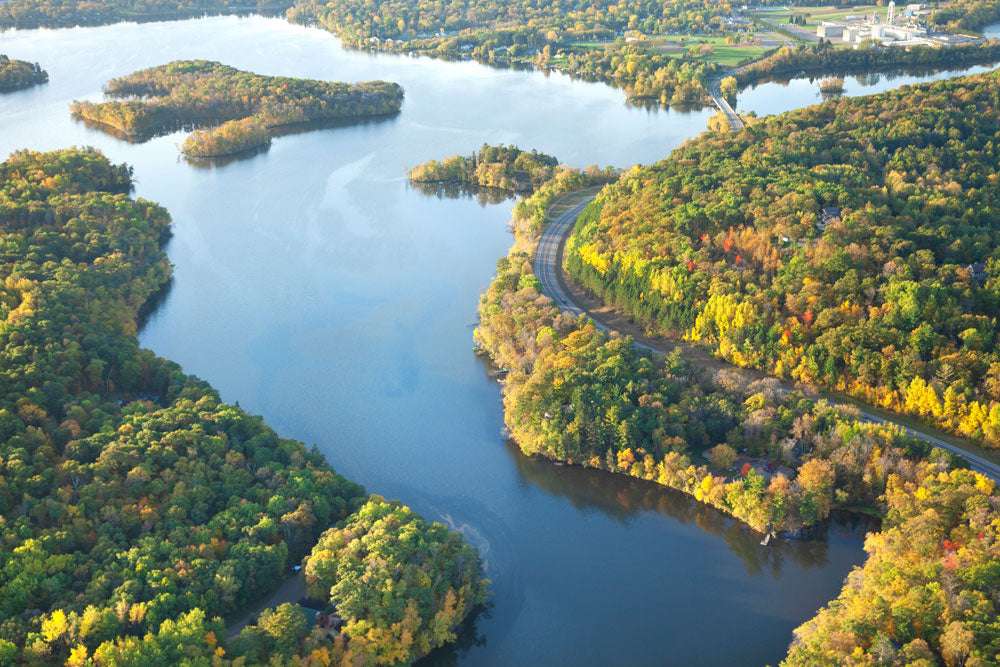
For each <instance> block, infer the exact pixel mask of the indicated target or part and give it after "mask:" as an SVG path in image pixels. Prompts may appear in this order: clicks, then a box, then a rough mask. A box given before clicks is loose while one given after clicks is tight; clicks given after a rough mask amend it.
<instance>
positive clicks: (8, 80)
mask: <svg viewBox="0 0 1000 667" xmlns="http://www.w3.org/2000/svg"><path fill="white" fill-rule="evenodd" d="M0 7H2V5H0ZM48 80H49V73H48V72H46V71H45V70H43V69H42V68H41V66H40V65H39V64H38V63H29V62H28V61H26V60H13V59H11V58H8V57H7V56H5V55H0V93H2V92H7V91H9V90H18V89H19V88H28V87H29V86H34V85H35V84H38V83H45V82H46V81H48Z"/></svg>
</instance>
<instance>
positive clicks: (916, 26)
mask: <svg viewBox="0 0 1000 667" xmlns="http://www.w3.org/2000/svg"><path fill="white" fill-rule="evenodd" d="M929 13H930V10H929V9H927V8H926V7H925V6H924V5H922V4H910V5H907V6H906V9H905V10H903V11H902V12H901V13H900V12H897V11H896V3H895V2H890V3H889V6H888V11H887V13H886V16H885V21H884V22H883V21H881V20H880V19H879V16H878V15H877V14H872V15H871V16H868V15H865V16H856V15H849V16H845V17H844V19H843V20H840V21H823V22H822V23H821V24H820V25H819V26H818V27H817V28H816V35H817V36H818V37H820V38H823V39H827V40H830V41H831V42H836V43H840V44H859V43H861V42H863V41H865V40H872V41H876V42H881V43H882V44H894V45H897V46H912V45H918V44H922V45H927V46H948V45H951V44H957V43H962V42H968V41H973V40H971V39H970V38H965V37H963V36H957V35H947V34H932V33H930V32H929V31H928V29H927V25H926V23H924V22H923V21H922V20H920V18H919V17H922V16H926V15H927V14H929Z"/></svg>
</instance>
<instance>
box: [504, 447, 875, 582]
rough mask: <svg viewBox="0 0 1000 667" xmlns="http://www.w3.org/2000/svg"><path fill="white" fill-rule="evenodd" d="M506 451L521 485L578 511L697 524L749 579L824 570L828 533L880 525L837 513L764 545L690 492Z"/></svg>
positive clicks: (515, 450) (852, 532) (624, 520)
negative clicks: (798, 534)
mask: <svg viewBox="0 0 1000 667" xmlns="http://www.w3.org/2000/svg"><path fill="white" fill-rule="evenodd" d="M507 450H508V451H509V452H510V455H511V457H513V459H514V461H515V462H516V465H517V471H518V473H519V474H520V476H521V481H522V483H525V482H528V483H531V484H534V485H535V486H537V487H538V488H540V489H542V490H543V491H545V492H546V493H549V494H551V495H553V496H557V497H559V498H562V499H564V500H568V501H569V502H570V503H571V504H572V505H573V506H574V507H576V508H577V509H581V510H588V509H589V510H598V511H600V512H602V513H604V514H606V515H607V516H609V517H612V518H614V519H617V520H618V521H620V522H622V523H624V524H627V523H629V522H630V521H631V520H632V519H634V518H636V517H638V516H639V515H640V514H641V513H643V512H658V513H660V514H664V515H666V516H668V517H670V518H671V519H675V520H677V521H680V522H681V523H694V524H695V525H697V526H698V527H699V528H700V529H701V530H703V531H705V532H706V533H709V534H711V535H715V536H718V537H721V538H722V539H723V541H725V543H726V545H727V546H728V547H729V549H730V551H732V552H733V553H734V554H736V555H737V556H738V557H739V558H740V560H741V561H742V562H743V565H744V566H745V568H746V571H747V574H749V575H751V576H759V575H762V574H767V575H770V576H771V577H773V578H775V579H778V578H780V577H781V574H782V567H783V565H784V564H785V562H786V561H788V560H790V561H792V562H794V563H795V564H796V565H798V566H799V567H802V568H805V569H812V568H820V567H823V566H825V565H826V564H827V563H828V562H829V559H828V536H829V532H830V531H836V533H837V535H839V536H842V537H846V536H855V537H857V536H863V535H864V534H865V533H866V532H869V531H871V530H876V529H877V527H878V525H877V523H876V522H875V521H874V520H873V519H871V518H870V517H866V516H863V515H851V514H846V513H838V514H837V515H835V516H833V517H832V518H831V519H830V520H828V521H826V522H824V523H823V524H821V525H818V526H816V527H814V528H813V529H811V530H810V531H809V532H808V534H806V535H805V537H804V539H799V540H785V539H781V540H776V541H772V542H771V544H770V545H768V546H761V544H760V539H761V536H760V535H759V534H758V533H755V532H754V531H752V530H750V529H749V528H747V527H746V526H745V525H743V524H741V523H739V522H737V521H735V520H733V519H732V518H731V517H729V516H727V515H726V514H724V513H722V512H720V511H719V510H717V509H715V508H712V507H709V506H708V505H705V504H704V503H699V502H697V501H696V500H695V499H694V498H692V497H691V496H689V495H687V494H686V493H681V492H680V491H676V490H674V489H669V488H665V487H662V486H659V485H657V484H654V483H652V482H647V481H645V480H640V479H633V478H630V477H625V476H624V475H615V474H612V473H609V472H605V471H603V470H594V469H588V468H582V467H579V466H568V465H563V464H559V463H554V462H552V461H549V460H547V459H543V458H535V457H529V456H526V455H525V454H523V453H522V452H521V450H520V449H519V448H518V447H517V445H516V444H515V443H514V442H512V441H508V443H507Z"/></svg>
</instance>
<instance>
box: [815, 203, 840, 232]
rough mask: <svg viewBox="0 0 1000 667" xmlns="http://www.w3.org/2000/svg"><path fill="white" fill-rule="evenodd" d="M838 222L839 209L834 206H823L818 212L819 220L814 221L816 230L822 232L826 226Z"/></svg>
mask: <svg viewBox="0 0 1000 667" xmlns="http://www.w3.org/2000/svg"><path fill="white" fill-rule="evenodd" d="M838 222H840V209H839V208H837V207H836V206H824V207H823V209H822V210H821V211H820V212H819V220H817V221H816V229H818V230H819V231H823V230H824V229H826V227H827V225H832V224H835V223H838Z"/></svg>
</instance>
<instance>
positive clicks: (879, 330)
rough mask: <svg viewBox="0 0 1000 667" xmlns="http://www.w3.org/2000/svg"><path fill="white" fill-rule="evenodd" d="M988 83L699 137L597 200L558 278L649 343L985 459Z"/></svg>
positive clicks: (993, 180)
mask: <svg viewBox="0 0 1000 667" xmlns="http://www.w3.org/2000/svg"><path fill="white" fill-rule="evenodd" d="M998 78H1000V74H998V73H997V72H992V73H989V74H984V75H980V76H975V77H965V78H958V79H951V80H947V81H941V82H937V83H932V84H926V85H921V86H907V87H903V88H902V89H900V90H896V91H892V92H887V93H883V94H880V95H874V96H868V97H862V98H857V99H844V100H840V101H837V102H829V103H826V104H823V105H819V106H814V107H809V108H806V109H801V110H798V111H793V112H790V113H785V114H781V115H779V116H774V117H768V118H766V119H763V120H760V121H758V122H756V123H754V124H752V125H750V127H749V128H747V130H746V131H744V132H741V133H739V134H720V133H708V134H705V135H702V137H700V138H699V139H696V140H694V141H690V142H688V143H687V144H685V145H683V146H682V147H680V148H678V149H677V150H676V151H675V152H674V153H673V154H672V155H671V157H670V158H669V159H667V160H664V161H662V162H659V163H657V164H656V165H653V166H650V167H646V168H642V169H636V170H634V171H632V172H630V173H628V174H626V175H625V176H624V177H623V178H622V179H621V181H619V182H618V183H616V184H615V185H613V186H611V187H609V188H608V189H607V190H606V191H605V192H604V193H602V194H601V195H600V196H599V197H598V199H597V202H596V204H595V205H594V206H595V212H594V213H593V214H592V215H589V216H588V217H586V218H584V219H582V220H581V221H580V222H579V224H578V226H577V228H576V230H575V232H574V234H573V236H572V238H571V239H570V241H569V243H568V244H567V261H566V267H567V270H568V272H569V274H570V276H572V278H573V280H575V281H577V282H578V283H579V284H580V285H581V286H583V287H585V288H586V289H588V290H590V291H592V292H593V293H595V294H597V295H598V296H599V297H600V298H602V299H603V300H605V301H606V302H607V303H609V304H613V305H615V306H617V307H619V308H621V309H623V310H624V311H625V312H626V313H627V314H628V315H629V316H630V317H632V318H633V319H634V320H635V321H637V322H638V323H640V324H641V325H642V326H644V327H645V328H646V329H648V330H649V331H651V332H653V333H654V334H657V335H661V336H664V337H667V338H671V337H673V338H681V337H683V338H685V339H687V340H689V341H692V342H694V343H696V344H698V345H702V346H704V347H705V348H706V349H708V350H710V351H711V352H713V353H714V354H716V355H718V356H719V357H721V358H723V359H726V360H727V361H731V362H733V363H736V364H738V365H741V366H752V367H755V368H759V369H762V370H765V371H767V372H769V373H771V374H773V375H776V376H778V377H782V378H790V379H794V380H799V381H802V382H805V383H807V384H811V385H816V386H822V387H829V388H833V389H837V390H841V391H845V392H847V393H850V394H852V395H854V396H857V397H858V398H861V399H863V400H865V401H867V402H870V403H872V404H875V405H880V406H883V407H886V408H890V409H893V410H896V411H899V412H904V413H908V414H912V415H915V416H918V417H920V418H922V419H924V420H926V421H928V422H931V423H933V424H935V425H936V426H939V427H942V428H945V429H949V430H951V431H954V432H956V433H959V434H961V435H964V436H968V437H972V438H975V439H978V440H980V441H982V442H984V443H986V444H988V445H992V446H997V445H1000V338H998V334H1000V329H998V327H1000V323H998V319H997V313H998V312H1000V254H998V253H1000V251H998V247H1000V229H998V227H997V225H996V223H995V211H996V210H997V209H998V206H1000V201H998V193H1000V189H998V188H997V179H998V178H1000V174H998V173H997V165H998V164H1000V154H998V153H997V150H998V149H997V146H998V145H1000V115H998V107H997V105H998V100H997V96H996V90H997V83H998Z"/></svg>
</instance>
